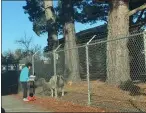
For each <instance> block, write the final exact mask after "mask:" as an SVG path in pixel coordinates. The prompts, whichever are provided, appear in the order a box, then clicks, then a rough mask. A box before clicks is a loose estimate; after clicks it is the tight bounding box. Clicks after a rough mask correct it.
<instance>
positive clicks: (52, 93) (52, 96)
mask: <svg viewBox="0 0 146 113" xmlns="http://www.w3.org/2000/svg"><path fill="white" fill-rule="evenodd" d="M51 96H52V97H53V89H51Z"/></svg>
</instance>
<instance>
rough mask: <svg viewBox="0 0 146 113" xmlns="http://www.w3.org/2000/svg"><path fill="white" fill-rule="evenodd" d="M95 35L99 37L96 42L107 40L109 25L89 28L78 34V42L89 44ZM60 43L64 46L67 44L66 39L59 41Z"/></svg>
mask: <svg viewBox="0 0 146 113" xmlns="http://www.w3.org/2000/svg"><path fill="white" fill-rule="evenodd" d="M94 35H97V37H95V38H94V40H97V39H103V38H106V37H107V25H106V24H105V25H101V26H97V27H93V28H89V29H86V30H83V31H80V32H78V33H76V37H77V41H76V42H77V44H81V43H87V42H88V41H89V40H90V39H91V38H92V36H94ZM59 43H60V44H64V43H65V40H64V38H61V39H59Z"/></svg>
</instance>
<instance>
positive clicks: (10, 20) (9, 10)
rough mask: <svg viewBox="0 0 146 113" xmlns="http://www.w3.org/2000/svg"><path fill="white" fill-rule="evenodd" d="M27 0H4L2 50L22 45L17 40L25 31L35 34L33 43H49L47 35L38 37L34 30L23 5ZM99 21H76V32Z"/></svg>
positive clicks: (43, 45) (28, 33)
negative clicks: (92, 22)
mask: <svg viewBox="0 0 146 113" xmlns="http://www.w3.org/2000/svg"><path fill="white" fill-rule="evenodd" d="M25 4H26V2H25V1H2V52H4V51H8V50H11V51H14V50H15V49H17V48H19V47H20V46H19V45H18V44H16V43H15V41H16V40H18V39H20V38H22V37H23V36H24V33H26V35H27V36H28V37H31V36H33V44H39V45H41V47H42V48H43V47H45V46H46V45H47V35H46V34H44V35H42V36H40V37H38V36H37V35H36V34H35V33H34V32H33V30H32V23H31V22H30V21H29V19H28V15H27V14H24V10H23V8H22V6H24V5H25ZM98 24H99V23H97V24H94V25H90V24H84V25H83V24H80V23H75V29H76V32H79V31H82V30H85V29H87V28H91V27H95V26H97V25H98Z"/></svg>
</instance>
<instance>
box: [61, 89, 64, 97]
mask: <svg viewBox="0 0 146 113" xmlns="http://www.w3.org/2000/svg"><path fill="white" fill-rule="evenodd" d="M61 92H62V96H64V88H62V89H61Z"/></svg>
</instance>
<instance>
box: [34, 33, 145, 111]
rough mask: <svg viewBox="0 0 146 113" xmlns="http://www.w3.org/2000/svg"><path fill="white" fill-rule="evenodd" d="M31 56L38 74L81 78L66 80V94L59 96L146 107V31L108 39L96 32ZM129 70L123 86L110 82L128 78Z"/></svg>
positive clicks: (98, 103) (109, 105)
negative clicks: (72, 44)
mask: <svg viewBox="0 0 146 113" xmlns="http://www.w3.org/2000/svg"><path fill="white" fill-rule="evenodd" d="M117 44H119V46H117ZM123 45H126V46H123ZM111 46H112V47H111ZM118 47H120V48H118ZM125 51H126V52H125ZM107 55H108V56H107ZM32 59H33V60H34V61H33V66H34V68H33V69H34V73H35V74H36V76H37V78H45V79H46V80H47V81H49V79H50V77H51V76H53V75H63V76H64V77H65V78H70V79H69V80H70V81H75V80H76V81H77V79H81V80H80V81H79V82H73V84H72V85H70V84H66V85H65V91H66V94H65V96H64V97H61V98H60V99H63V100H67V101H73V102H76V103H80V104H83V105H87V104H88V105H91V106H98V107H101V108H104V109H105V108H106V109H114V110H116V111H131V112H134V111H146V101H145V100H146V83H145V81H146V33H145V32H144V33H137V34H131V35H129V36H128V37H122V38H116V39H115V40H107V37H106V36H105V35H103V36H100V37H99V36H94V37H91V39H90V40H89V41H86V42H84V44H80V45H77V46H76V47H74V48H69V49H66V48H65V46H63V45H59V46H58V48H57V49H56V50H54V51H51V52H49V53H43V52H38V53H36V54H35V55H33V58H32ZM110 61H112V62H110ZM125 66H128V67H127V68H125ZM124 68H125V69H126V70H125V71H123V69H124ZM115 69H116V70H118V71H116V70H115ZM128 69H129V70H128ZM121 70H122V71H123V72H122V71H121ZM114 72H115V73H114ZM118 72H119V73H118ZM128 72H129V78H130V79H131V80H132V82H131V81H128V82H126V83H124V85H123V84H122V85H121V86H119V87H121V88H119V87H115V86H114V85H108V84H107V83H108V82H107V79H111V81H116V79H119V80H124V79H127V78H126V77H127V76H126V74H127V73H128ZM116 74H118V75H119V76H116ZM124 74H125V75H124ZM109 75H110V78H108V77H109ZM111 76H112V77H111ZM75 77H77V78H75ZM115 85H116V84H115Z"/></svg>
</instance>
